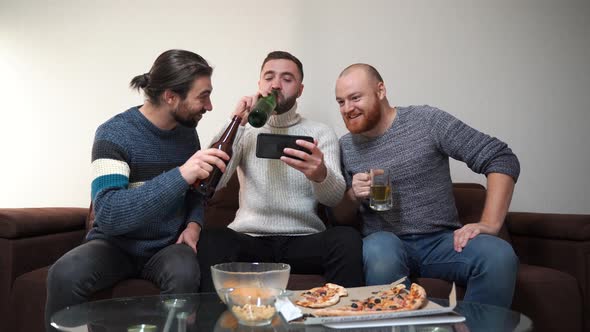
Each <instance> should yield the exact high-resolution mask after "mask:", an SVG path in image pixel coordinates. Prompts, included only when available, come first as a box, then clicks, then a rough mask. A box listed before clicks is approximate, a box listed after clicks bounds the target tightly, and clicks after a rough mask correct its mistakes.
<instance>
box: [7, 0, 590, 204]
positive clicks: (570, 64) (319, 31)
mask: <svg viewBox="0 0 590 332" xmlns="http://www.w3.org/2000/svg"><path fill="white" fill-rule="evenodd" d="M361 3H363V5H361ZM588 17H590V5H589V4H588V2H587V1H533V0H523V1H508V0H500V1H487V0H477V1H467V0H465V1H385V0H384V1H376V0H367V1H362V2H361V1H313V0H299V1H276V0H273V1H266V0H264V1H262V0H261V1H237V0H235V1H206V2H205V1H184V2H183V1H169V2H161V1H114V0H103V1H100V2H91V1H17V0H11V1H7V0H0V94H1V96H2V98H1V103H2V104H1V105H2V106H1V108H0V109H1V112H2V113H1V114H2V121H1V122H0V142H1V147H2V149H1V151H2V162H1V163H0V184H1V188H2V189H1V190H0V207H26V206H87V205H88V202H89V196H90V194H89V192H90V181H91V179H90V169H89V164H90V150H91V146H92V139H93V135H94V130H95V129H96V127H97V126H98V125H99V124H100V123H102V122H104V121H105V120H107V119H108V118H110V117H111V116H113V115H115V114H117V113H119V112H121V111H123V110H125V109H126V108H127V107H129V106H132V105H136V104H139V103H141V100H142V98H141V97H140V96H139V95H138V94H137V93H135V92H133V91H131V90H130V89H128V88H127V85H128V83H129V80H130V79H131V78H132V77H133V76H135V75H138V74H142V73H144V72H146V71H147V70H148V69H149V67H150V65H151V63H152V62H153V60H154V59H155V57H156V56H157V55H158V54H159V53H161V52H162V51H164V50H166V49H169V48H185V49H189V50H192V51H195V52H197V53H199V54H201V55H202V56H204V57H205V58H206V59H207V60H209V61H210V62H211V63H212V64H213V65H214V66H215V73H214V76H213V84H214V92H213V97H212V99H213V104H214V111H213V112H211V113H208V114H207V116H206V117H205V118H204V119H203V120H202V121H201V123H200V125H199V127H198V131H199V134H200V136H201V138H202V141H203V142H209V140H210V138H211V137H212V136H213V134H214V132H215V131H216V130H217V129H218V128H219V127H220V126H221V125H222V123H223V122H224V121H225V120H226V118H227V117H228V114H229V112H230V111H231V110H232V109H233V106H234V104H235V103H236V101H237V99H238V98H239V97H240V96H242V95H244V94H249V93H252V92H254V91H255V90H256V81H257V78H258V70H259V66H260V62H261V60H262V59H263V57H264V56H265V55H266V53H268V52H269V51H271V50H274V49H284V50H288V51H292V52H293V53H294V54H295V55H297V56H298V57H300V59H301V60H302V61H303V64H304V67H305V71H306V73H305V74H306V79H305V91H304V94H303V97H302V98H301V99H300V101H301V102H300V104H301V106H300V109H301V110H302V112H303V114H304V115H305V116H308V117H310V118H313V119H316V120H320V121H323V122H326V123H330V124H332V125H333V126H334V127H335V128H336V130H337V132H338V134H339V135H341V134H343V133H345V128H344V126H343V125H342V121H341V119H340V116H339V114H338V110H337V105H336V103H335V101H334V80H335V77H336V76H337V74H338V73H339V71H340V70H341V69H342V68H343V67H345V66H346V65H348V64H350V63H353V62H368V63H371V64H373V65H375V66H376V67H377V68H378V69H379V70H380V71H381V73H382V75H383V77H384V79H385V81H386V84H387V87H388V92H389V99H390V101H391V102H392V103H393V104H396V105H407V104H430V105H434V106H438V107H440V108H443V109H445V110H446V111H448V112H450V113H451V114H454V115H455V116H457V117H459V118H460V119H462V120H463V121H465V122H466V123H468V124H470V125H472V126H474V127H476V128H478V129H480V130H482V131H484V132H487V133H490V134H492V135H494V136H497V137H499V138H501V139H503V140H505V141H506V142H508V143H509V144H510V145H511V147H512V148H513V150H514V151H515V152H516V153H517V155H518V156H519V158H520V161H521V166H522V173H521V178H520V181H519V183H518V184H517V189H516V192H515V196H514V199H513V205H512V208H511V209H512V210H519V211H525V210H526V211H543V212H544V211H552V212H564V213H590V204H589V203H590V189H589V188H590V176H588V171H589V170H590V148H589V147H588V146H589V143H590V130H588V126H589V125H590V38H589V35H590V23H588V19H587V18H588ZM452 173H453V179H454V180H455V181H476V182H481V183H484V182H485V178H484V177H483V176H481V175H477V174H472V173H471V172H470V170H469V169H467V168H466V167H465V166H464V165H462V164H460V163H453V169H452Z"/></svg>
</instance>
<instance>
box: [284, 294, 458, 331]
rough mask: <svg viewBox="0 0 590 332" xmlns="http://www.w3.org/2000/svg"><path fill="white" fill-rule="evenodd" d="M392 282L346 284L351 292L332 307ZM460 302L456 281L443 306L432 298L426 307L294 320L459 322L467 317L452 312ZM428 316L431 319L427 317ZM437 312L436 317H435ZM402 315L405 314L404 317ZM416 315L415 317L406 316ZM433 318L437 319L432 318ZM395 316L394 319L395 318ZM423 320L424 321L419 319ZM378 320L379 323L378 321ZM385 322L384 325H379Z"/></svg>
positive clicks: (370, 323) (305, 311)
mask: <svg viewBox="0 0 590 332" xmlns="http://www.w3.org/2000/svg"><path fill="white" fill-rule="evenodd" d="M388 286H389V285H377V286H366V287H353V288H347V291H348V296H344V297H341V298H340V302H338V303H337V304H335V305H334V306H332V307H331V308H338V307H346V306H349V305H350V304H351V300H354V299H356V300H360V299H364V298H367V297H369V296H371V295H373V294H372V293H373V292H377V291H380V290H382V289H384V288H387V287H388ZM301 292H302V291H294V292H293V295H292V296H291V298H290V299H291V301H292V302H293V303H294V302H295V301H296V299H297V298H299V295H300V294H301ZM427 296H428V294H427ZM456 306H457V292H456V290H455V284H454V283H453V287H452V288H451V293H450V294H449V305H448V306H441V305H439V304H437V303H434V302H432V301H428V303H427V304H426V306H425V307H423V308H422V309H418V310H409V311H399V312H390V313H375V314H374V315H362V316H329V317H306V318H304V319H303V320H299V321H294V322H292V323H303V324H305V325H317V324H322V325H328V326H330V327H333V328H339V327H340V328H346V327H345V326H338V325H342V324H341V323H358V324H353V325H352V326H351V324H344V325H346V326H347V327H348V328H350V327H353V326H392V324H395V323H402V322H403V324H395V325H412V324H414V325H418V324H429V323H445V322H448V323H457V322H462V321H465V317H463V316H461V315H459V314H457V313H455V312H453V310H454V309H455V307H456ZM298 308H299V309H301V312H302V313H303V314H313V312H314V310H316V309H311V308H304V307H298ZM427 316H429V318H428V319H426V317H427ZM434 316H436V317H434ZM401 318H404V319H403V320H401ZM406 318H415V319H406ZM433 319H434V321H433ZM392 320H395V321H392ZM420 322H422V323H420ZM376 324H377V325H376ZM379 324H384V325H379Z"/></svg>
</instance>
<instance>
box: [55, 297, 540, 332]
mask: <svg viewBox="0 0 590 332" xmlns="http://www.w3.org/2000/svg"><path fill="white" fill-rule="evenodd" d="M430 300H431V301H434V302H436V303H438V304H440V305H448V301H447V300H440V299H430ZM455 312H457V313H459V314H461V315H462V316H465V317H466V321H465V322H462V323H454V324H448V323H447V324H434V325H433V324H431V325H416V326H398V327H391V326H388V327H373V328H355V329H354V331H367V332H368V331H400V332H403V331H408V332H410V331H412V332H427V331H432V332H434V331H439V332H443V331H449V332H450V331H457V332H467V331H469V332H474V331H495V332H496V331H497V332H500V331H518V332H520V331H531V330H532V322H531V320H530V319H529V318H528V317H526V316H525V315H523V314H521V313H518V312H515V311H511V310H506V309H503V308H500V307H495V306H490V305H482V304H478V303H470V302H459V303H458V305H457V307H456V308H455ZM51 322H52V325H53V326H54V327H56V328H57V329H59V330H60V331H72V332H83V331H88V332H106V331H109V332H142V331H143V332H148V331H149V332H151V331H162V332H186V331H214V332H230V331H261V332H262V331H306V332H307V331H310V332H321V331H338V330H337V329H333V328H328V327H325V326H322V325H302V324H297V323H291V324H289V323H286V322H285V321H284V320H283V319H282V317H281V316H280V315H277V317H275V319H274V320H273V322H272V323H271V325H267V326H262V327H250V326H242V325H239V324H238V323H237V320H236V319H235V317H234V316H233V315H232V314H231V313H230V312H229V311H227V307H226V306H225V304H223V302H221V301H220V300H219V297H218V296H217V294H216V293H200V294H181V295H178V294H176V295H159V296H158V295H156V296H143V297H130V298H118V299H109V300H102V301H94V302H88V303H84V304H80V305H76V306H72V307H68V308H66V309H63V310H61V311H59V312H57V313H55V314H54V315H53V316H52V318H51ZM343 331H352V330H343Z"/></svg>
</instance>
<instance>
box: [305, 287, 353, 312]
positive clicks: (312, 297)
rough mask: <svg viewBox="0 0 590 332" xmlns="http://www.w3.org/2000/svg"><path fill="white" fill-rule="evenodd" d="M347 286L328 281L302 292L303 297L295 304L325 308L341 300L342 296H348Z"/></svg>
mask: <svg viewBox="0 0 590 332" xmlns="http://www.w3.org/2000/svg"><path fill="white" fill-rule="evenodd" d="M347 295H348V292H347V291H346V288H344V287H342V286H340V285H336V284H331V283H327V284H325V285H324V286H321V287H315V288H312V289H310V290H307V291H304V292H303V293H301V298H300V299H299V300H297V301H295V304H297V305H300V306H302V307H307V308H325V307H329V306H332V305H334V304H336V303H338V302H339V301H340V297H341V296H347Z"/></svg>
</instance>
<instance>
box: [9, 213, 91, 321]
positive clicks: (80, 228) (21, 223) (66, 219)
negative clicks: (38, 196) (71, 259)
mask: <svg viewBox="0 0 590 332" xmlns="http://www.w3.org/2000/svg"><path fill="white" fill-rule="evenodd" d="M87 213H88V209H82V208H19V209H0V320H2V321H6V320H7V319H8V317H7V315H8V308H9V303H8V299H9V298H10V296H9V294H10V290H11V289H12V284H13V282H14V280H15V279H16V278H17V277H18V276H20V275H22V274H24V273H27V272H30V271H33V270H36V269H38V268H41V267H45V266H47V265H49V264H52V263H53V262H55V261H56V260H57V259H58V258H59V257H61V256H62V255H63V254H64V253H66V252H67V251H69V250H70V249H72V248H74V247H75V246H77V245H79V244H80V242H81V241H82V238H83V236H84V233H85V231H84V229H85V220H86V214H87Z"/></svg>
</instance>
